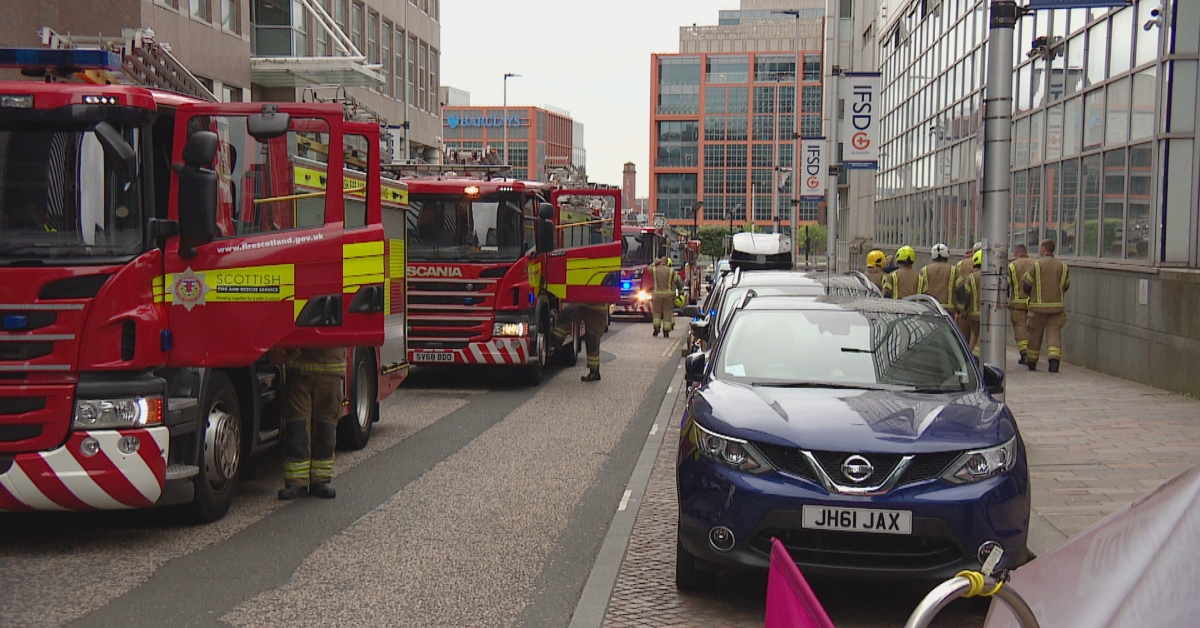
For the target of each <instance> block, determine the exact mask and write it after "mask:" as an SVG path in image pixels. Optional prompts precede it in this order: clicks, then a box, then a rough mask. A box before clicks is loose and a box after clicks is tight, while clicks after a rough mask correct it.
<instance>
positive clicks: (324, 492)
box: [308, 482, 337, 499]
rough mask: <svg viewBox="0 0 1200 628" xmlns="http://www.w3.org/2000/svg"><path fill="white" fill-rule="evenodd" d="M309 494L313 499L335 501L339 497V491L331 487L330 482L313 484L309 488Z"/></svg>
mask: <svg viewBox="0 0 1200 628" xmlns="http://www.w3.org/2000/svg"><path fill="white" fill-rule="evenodd" d="M308 494H309V495H312V496H313V497H320V498H321V499H333V498H334V497H337V491H336V490H334V488H333V487H332V486H330V485H329V482H317V483H316V484H313V485H312V486H310V487H308Z"/></svg>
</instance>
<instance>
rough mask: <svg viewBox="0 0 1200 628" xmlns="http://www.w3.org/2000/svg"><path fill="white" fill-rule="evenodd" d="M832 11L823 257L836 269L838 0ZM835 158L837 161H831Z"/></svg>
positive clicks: (827, 45) (828, 44) (827, 54)
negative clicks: (827, 165) (827, 166)
mask: <svg viewBox="0 0 1200 628" xmlns="http://www.w3.org/2000/svg"><path fill="white" fill-rule="evenodd" d="M829 4H830V6H832V7H833V11H832V13H831V14H830V15H828V17H826V18H825V57H826V58H825V65H826V67H828V68H829V71H828V72H826V74H825V76H826V77H828V81H829V85H827V86H826V89H827V90H828V93H827V94H826V97H825V102H826V103H827V107H828V108H827V111H828V112H829V128H828V129H826V131H827V135H828V136H829V152H828V153H827V154H828V157H827V161H828V163H829V188H828V189H827V190H826V191H825V226H826V234H827V235H826V236H825V258H826V260H827V261H826V268H827V269H828V270H831V271H835V272H836V271H837V227H838V170H839V167H840V165H841V162H840V161H838V102H839V100H840V98H841V93H840V91H839V90H838V87H839V85H838V76H839V75H841V73H842V70H841V68H840V67H838V64H837V60H838V36H837V33H838V20H839V19H840V18H841V15H840V11H841V3H839V2H830V3H829ZM834 162H837V163H834Z"/></svg>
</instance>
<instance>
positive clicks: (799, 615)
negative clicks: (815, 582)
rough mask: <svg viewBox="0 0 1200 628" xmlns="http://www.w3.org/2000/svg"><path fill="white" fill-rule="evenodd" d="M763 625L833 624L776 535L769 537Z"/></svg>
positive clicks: (822, 627)
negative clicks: (775, 537)
mask: <svg viewBox="0 0 1200 628" xmlns="http://www.w3.org/2000/svg"><path fill="white" fill-rule="evenodd" d="M766 628H833V622H831V621H829V615H826V614H825V609H824V608H822V607H821V603H820V602H818V601H817V596H816V594H814V593H813V591H812V589H810V588H808V581H806V580H805V579H804V575H803V574H801V573H800V569H799V568H797V567H796V563H795V561H793V560H792V557H791V556H790V555H789V554H788V551H787V549H786V548H784V546H783V543H780V542H779V539H771V572H770V574H769V575H768V576H767V624H766Z"/></svg>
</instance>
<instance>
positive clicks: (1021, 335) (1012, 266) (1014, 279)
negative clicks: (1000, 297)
mask: <svg viewBox="0 0 1200 628" xmlns="http://www.w3.org/2000/svg"><path fill="white" fill-rule="evenodd" d="M1013 255H1014V257H1013V261H1011V262H1009V263H1008V292H1009V295H1010V296H1009V310H1010V314H1009V317H1010V319H1011V320H1012V326H1013V337H1014V338H1016V340H1017V350H1018V351H1020V352H1021V359H1020V361H1018V362H1017V364H1026V363H1027V355H1026V354H1027V353H1028V351H1029V329H1028V318H1029V296H1028V295H1026V294H1025V289H1024V288H1023V287H1022V286H1021V278H1022V277H1024V276H1025V273H1028V272H1029V271H1030V270H1033V260H1032V259H1030V258H1029V250H1028V249H1026V248H1025V245H1024V244H1018V245H1016V246H1014V247H1013Z"/></svg>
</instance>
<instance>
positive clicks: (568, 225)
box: [395, 164, 621, 385]
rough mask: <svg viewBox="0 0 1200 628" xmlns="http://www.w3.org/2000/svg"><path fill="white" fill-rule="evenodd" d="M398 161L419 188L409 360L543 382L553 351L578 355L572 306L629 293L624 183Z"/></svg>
mask: <svg viewBox="0 0 1200 628" xmlns="http://www.w3.org/2000/svg"><path fill="white" fill-rule="evenodd" d="M395 168H396V170H397V172H399V173H400V174H402V175H403V176H402V178H401V180H402V181H403V182H404V183H406V184H407V186H408V191H409V209H408V236H409V237H408V260H409V266H408V292H407V297H408V309H409V335H408V359H409V362H411V363H413V364H432V365H450V364H486V365H497V366H505V367H508V368H516V369H520V371H521V374H522V376H523V379H524V380H525V381H526V382H527V383H529V384H534V385H536V384H538V383H540V382H541V380H542V375H543V371H544V369H545V366H546V364H547V363H548V362H549V361H550V360H556V361H558V362H559V363H561V364H564V365H573V364H574V363H575V361H576V358H577V355H578V352H579V348H580V342H581V338H582V337H583V333H582V330H581V329H580V328H579V326H578V325H575V324H567V323H565V322H562V321H560V320H559V318H560V313H561V311H562V305H563V304H564V303H566V302H572V303H616V302H617V300H618V298H619V286H618V283H617V276H618V271H619V270H620V257H621V220H620V216H621V206H620V203H621V194H620V190H612V189H592V188H588V189H562V188H558V187H557V186H556V185H554V184H551V183H544V182H538V181H519V180H513V179H493V178H484V177H480V178H472V177H471V173H470V172H466V171H467V170H469V168H465V167H460V170H463V172H444V171H442V169H441V167H434V168H430V169H427V172H425V173H424V174H422V173H421V172H419V170H420V168H419V167H418V166H414V165H412V164H406V165H397V166H395ZM505 169H507V167H506V166H495V167H492V168H490V169H488V168H483V170H488V171H489V173H490V172H498V171H502V170H505ZM604 200H608V201H609V203H610V204H606V203H602V202H597V201H604ZM597 206H598V207H601V208H602V209H598V208H597Z"/></svg>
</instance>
